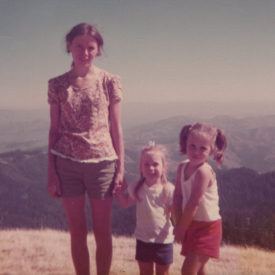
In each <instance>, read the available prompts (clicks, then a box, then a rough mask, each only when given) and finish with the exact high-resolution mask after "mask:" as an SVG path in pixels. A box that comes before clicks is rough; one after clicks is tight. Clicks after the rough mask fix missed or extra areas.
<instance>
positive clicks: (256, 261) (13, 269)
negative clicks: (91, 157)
mask: <svg viewBox="0 0 275 275" xmlns="http://www.w3.org/2000/svg"><path fill="white" fill-rule="evenodd" d="M113 243H114V253H113V254H114V256H113V264H112V269H111V270H112V271H111V275H121V274H124V275H136V274H137V275H138V267H137V263H136V262H135V260H134V254H135V240H134V238H125V237H114V241H113ZM69 245H70V242H69V234H68V233H66V232H60V231H54V230H48V229H47V230H4V231H0V275H34V274H35V275H40V274H41V275H46V274H47V275H73V274H74V272H73V266H72V262H71V256H70V247H69ZM89 249H90V254H91V268H92V274H95V265H94V250H95V245H94V239H93V236H92V235H89ZM179 252H180V246H179V245H175V254H174V258H175V259H174V264H173V265H172V267H171V272H170V274H171V275H173V274H180V268H181V265H182V261H183V257H182V256H180V255H179ZM274 256H275V252H268V251H265V250H260V249H257V248H251V247H249V248H244V247H236V246H223V247H222V248H221V258H220V260H210V262H209V264H208V274H213V275H214V274H215V275H226V274H228V275H248V274H249V275H253V274H254V275H271V274H275V257H274Z"/></svg>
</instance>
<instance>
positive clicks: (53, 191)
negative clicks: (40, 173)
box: [47, 171, 61, 198]
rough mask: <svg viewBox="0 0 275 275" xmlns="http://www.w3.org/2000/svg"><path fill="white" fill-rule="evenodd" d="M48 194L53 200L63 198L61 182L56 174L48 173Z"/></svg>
mask: <svg viewBox="0 0 275 275" xmlns="http://www.w3.org/2000/svg"><path fill="white" fill-rule="evenodd" d="M47 189H48V192H49V194H50V196H51V197H52V198H60V197H61V186H60V181H59V178H58V176H57V174H56V173H55V172H53V171H52V172H49V173H48V185H47Z"/></svg>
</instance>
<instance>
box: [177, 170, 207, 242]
mask: <svg viewBox="0 0 275 275" xmlns="http://www.w3.org/2000/svg"><path fill="white" fill-rule="evenodd" d="M210 181H211V174H210V173H209V170H208V168H207V167H202V168H200V169H199V170H198V171H197V173H196V176H195V179H194V182H193V184H192V190H191V195H190V198H189V200H188V202H187V204H186V206H185V208H184V210H183V213H182V216H181V218H180V220H179V222H178V224H177V228H176V230H175V237H176V240H178V241H181V240H182V239H183V238H184V235H185V232H186V230H187V228H188V227H189V225H190V224H191V222H192V220H193V217H194V215H195V214H196V212H197V210H198V206H199V203H200V201H201V199H202V197H203V194H204V192H205V190H206V188H207V187H208V185H209V183H210Z"/></svg>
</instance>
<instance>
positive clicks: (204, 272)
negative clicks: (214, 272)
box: [198, 263, 206, 275]
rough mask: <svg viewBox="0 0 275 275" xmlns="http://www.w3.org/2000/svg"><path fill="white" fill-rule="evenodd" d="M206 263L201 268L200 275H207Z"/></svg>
mask: <svg viewBox="0 0 275 275" xmlns="http://www.w3.org/2000/svg"><path fill="white" fill-rule="evenodd" d="M205 265H206V263H205V264H204V265H203V266H202V267H201V269H200V270H199V272H198V275H206V266H205Z"/></svg>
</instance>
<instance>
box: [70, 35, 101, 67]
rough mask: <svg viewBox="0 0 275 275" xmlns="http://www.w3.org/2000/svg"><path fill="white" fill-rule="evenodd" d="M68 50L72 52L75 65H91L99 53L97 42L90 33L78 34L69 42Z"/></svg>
mask: <svg viewBox="0 0 275 275" xmlns="http://www.w3.org/2000/svg"><path fill="white" fill-rule="evenodd" d="M68 50H69V52H70V53H71V54H72V58H73V62H74V66H76V67H89V66H91V64H92V63H93V61H94V59H95V57H96V56H97V55H98V54H99V51H98V45H97V42H96V41H95V39H94V38H93V37H91V36H90V35H87V34H84V35H77V36H76V37H75V38H74V39H73V41H72V42H71V43H69V44H68Z"/></svg>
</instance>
